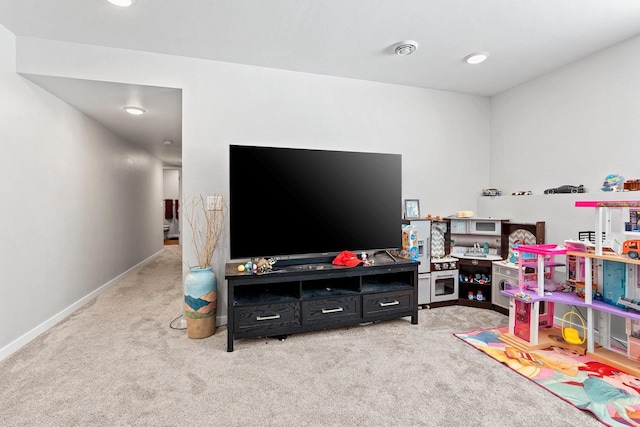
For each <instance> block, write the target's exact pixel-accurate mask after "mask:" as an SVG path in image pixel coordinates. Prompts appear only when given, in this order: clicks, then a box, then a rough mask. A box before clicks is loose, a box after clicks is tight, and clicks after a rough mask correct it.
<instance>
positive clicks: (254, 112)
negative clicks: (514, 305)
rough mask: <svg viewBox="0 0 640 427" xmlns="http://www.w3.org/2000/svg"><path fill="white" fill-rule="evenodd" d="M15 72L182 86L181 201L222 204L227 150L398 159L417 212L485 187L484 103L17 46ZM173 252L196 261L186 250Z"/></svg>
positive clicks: (352, 83)
mask: <svg viewBox="0 0 640 427" xmlns="http://www.w3.org/2000/svg"><path fill="white" fill-rule="evenodd" d="M18 68H19V70H20V71H21V72H25V73H34V74H45V75H59V76H65V77H72V78H83V79H90V80H105V81H115V82H121V83H135V84H146V85H157V86H163V87H175V88H181V89H182V91H183V92H182V93H183V128H182V129H183V147H182V150H183V163H182V190H183V197H184V198H185V199H187V198H188V197H190V196H197V195H200V194H203V195H210V194H214V193H221V194H223V195H228V191H229V183H228V161H229V159H228V158H229V154H228V147H229V145H230V144H254V145H275V146H284V147H302V148H320V147H322V148H327V149H338V150H339V149H345V150H352V151H374V152H390V153H399V154H402V155H403V193H404V194H403V196H404V198H411V199H413V198H415V199H420V201H421V209H422V212H423V214H426V213H432V214H434V215H438V214H439V215H449V214H450V213H452V212H455V211H456V210H460V209H475V200H476V195H477V194H478V192H479V191H480V190H481V188H483V187H486V186H487V185H488V184H489V171H488V168H487V164H488V162H489V100H488V99H487V98H484V97H479V96H471V95H462V94H457V93H449V92H442V91H435V90H426V89H417V88H411V87H403V86H395V85H389V84H380V83H372V82H364V81H358V80H351V79H344V78H336V77H328V76H320V75H313V74H305V73H298V72H290V71H283V70H275V69H268V68H261V67H253V66H245V65H238V64H229V63H222V62H215V61H205V60H199V59H193V58H184V57H171V56H167V55H158V54H151V53H145V52H134V51H126V50H121V49H108V48H100V47H95V46H86V45H78V44H70V43H64V42H56V41H50V40H41V39H33V38H21V37H20V38H18ZM257 214H259V213H257ZM256 218H257V219H256V224H255V226H256V227H258V226H260V225H261V224H260V221H259V215H257V217H256ZM249 226H251V225H249ZM189 232H190V230H186V229H183V230H182V234H183V235H182V238H183V241H185V242H188V241H189V239H190V236H189V235H188V233H189ZM228 246H229V236H228V224H227V230H225V233H224V235H223V236H222V238H221V240H220V250H219V251H217V252H216V254H215V257H214V271H215V272H216V275H217V277H218V291H219V301H220V305H219V312H220V316H221V319H220V321H221V323H225V322H226V292H225V286H224V284H225V282H224V264H225V262H226V260H227V259H228ZM183 255H184V257H183V258H184V261H185V262H187V263H191V264H193V263H194V256H193V251H192V249H191V248H190V246H189V245H184V246H183ZM185 268H186V267H185Z"/></svg>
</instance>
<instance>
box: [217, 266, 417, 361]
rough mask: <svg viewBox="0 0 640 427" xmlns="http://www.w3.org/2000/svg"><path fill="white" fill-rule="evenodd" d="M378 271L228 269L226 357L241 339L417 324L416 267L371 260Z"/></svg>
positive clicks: (337, 268)
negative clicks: (405, 321)
mask: <svg viewBox="0 0 640 427" xmlns="http://www.w3.org/2000/svg"><path fill="white" fill-rule="evenodd" d="M373 260H374V265H371V266H367V267H364V266H357V267H351V268H350V267H342V266H334V265H332V264H331V263H330V262H326V263H314V264H301V265H290V266H285V267H282V268H280V269H277V267H278V264H276V265H275V266H274V267H276V268H274V271H272V272H269V273H264V274H253V273H247V272H242V273H241V272H239V271H238V263H228V264H227V265H226V269H225V270H226V271H225V279H226V280H227V290H228V294H227V301H228V307H227V316H228V324H227V351H233V340H234V339H240V338H254V337H270V336H280V335H289V334H294V333H298V332H306V331H312V330H319V329H329V328H338V327H343V326H349V325H356V324H359V323H364V322H375V321H380V320H389V319H395V318H399V317H406V316H411V323H412V324H414V325H416V324H418V263H417V262H412V261H408V260H402V259H398V260H397V261H393V260H391V259H390V258H389V257H388V256H386V255H378V256H375V257H373Z"/></svg>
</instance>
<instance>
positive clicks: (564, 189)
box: [544, 185, 586, 194]
mask: <svg viewBox="0 0 640 427" xmlns="http://www.w3.org/2000/svg"><path fill="white" fill-rule="evenodd" d="M585 192H586V190H585V188H584V185H578V186H576V185H561V186H560V187H556V188H547V189H546V190H544V194H556V193H585Z"/></svg>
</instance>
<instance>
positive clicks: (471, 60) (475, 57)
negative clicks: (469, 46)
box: [464, 52, 489, 65]
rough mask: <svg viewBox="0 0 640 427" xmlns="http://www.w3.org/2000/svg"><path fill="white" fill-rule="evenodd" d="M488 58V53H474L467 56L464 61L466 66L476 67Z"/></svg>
mask: <svg viewBox="0 0 640 427" xmlns="http://www.w3.org/2000/svg"><path fill="white" fill-rule="evenodd" d="M488 57H489V52H476V53H472V54H470V55H467V56H466V57H465V58H464V60H465V61H466V62H467V64H471V65H476V64H480V63H481V62H484V61H485V60H486V59H487V58H488Z"/></svg>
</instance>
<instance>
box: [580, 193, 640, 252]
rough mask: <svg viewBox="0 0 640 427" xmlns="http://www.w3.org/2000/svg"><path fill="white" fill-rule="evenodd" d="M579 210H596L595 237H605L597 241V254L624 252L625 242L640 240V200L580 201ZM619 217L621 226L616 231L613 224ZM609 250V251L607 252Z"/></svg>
mask: <svg viewBox="0 0 640 427" xmlns="http://www.w3.org/2000/svg"><path fill="white" fill-rule="evenodd" d="M575 206H576V207H577V208H594V209H596V218H595V235H596V236H603V238H602V239H595V242H594V243H595V253H596V255H602V254H603V251H604V252H607V251H608V252H615V253H621V252H622V245H623V243H624V241H625V240H631V239H640V230H639V229H638V220H639V219H640V216H639V211H640V201H638V200H591V201H590V200H578V201H576V202H575ZM616 214H617V216H618V218H617V221H615V222H618V223H619V226H618V227H616V228H617V229H616V230H614V229H613V226H612V222H614V220H615V218H614V216H616ZM605 248H608V250H605Z"/></svg>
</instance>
